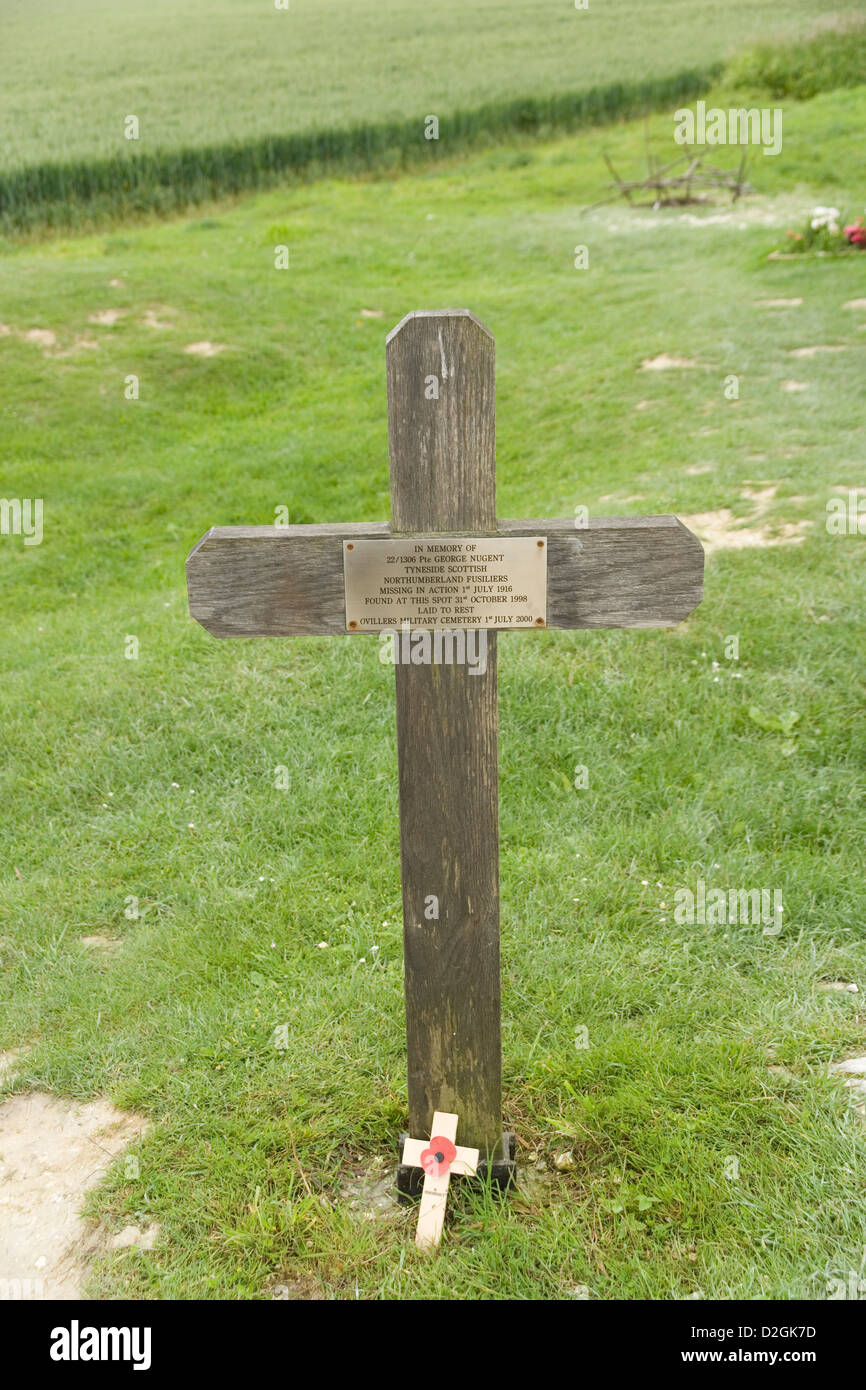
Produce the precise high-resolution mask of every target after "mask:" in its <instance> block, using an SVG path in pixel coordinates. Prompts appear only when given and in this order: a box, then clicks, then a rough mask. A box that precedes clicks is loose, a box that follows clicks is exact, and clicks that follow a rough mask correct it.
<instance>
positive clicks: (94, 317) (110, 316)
mask: <svg viewBox="0 0 866 1390" xmlns="http://www.w3.org/2000/svg"><path fill="white" fill-rule="evenodd" d="M126 312H127V311H126V309H97V311H96V312H95V313H93V314H88V316H87V322H88V323H98V324H101V326H102V327H103V328H113V327H114V325H115V324H116V323H117V321H118V319H122V318H125V316H126Z"/></svg>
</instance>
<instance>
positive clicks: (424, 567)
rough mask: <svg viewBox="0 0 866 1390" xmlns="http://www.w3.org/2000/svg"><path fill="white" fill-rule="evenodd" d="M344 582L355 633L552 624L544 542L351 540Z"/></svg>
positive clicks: (346, 544) (412, 538) (523, 539)
mask: <svg viewBox="0 0 866 1390" xmlns="http://www.w3.org/2000/svg"><path fill="white" fill-rule="evenodd" d="M343 578H344V580H345V585H346V627H347V628H348V629H349V631H350V632H380V631H381V630H382V629H383V628H394V629H397V630H399V629H400V628H401V627H403V626H404V625H406V624H408V626H409V627H413V628H427V629H449V628H452V629H454V628H528V627H544V626H545V623H546V622H547V539H546V537H544V536H509V537H508V538H507V539H506V538H504V537H502V536H409V537H406V538H404V539H393V540H385V541H379V540H352V541H344V542H343Z"/></svg>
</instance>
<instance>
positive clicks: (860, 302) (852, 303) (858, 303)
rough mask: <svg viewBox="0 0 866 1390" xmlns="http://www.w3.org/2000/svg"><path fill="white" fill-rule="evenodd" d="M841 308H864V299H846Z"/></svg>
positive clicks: (865, 300) (865, 304) (865, 307)
mask: <svg viewBox="0 0 866 1390" xmlns="http://www.w3.org/2000/svg"><path fill="white" fill-rule="evenodd" d="M842 308H843V309H866V299H846V300H845V303H844V304H843V305H842Z"/></svg>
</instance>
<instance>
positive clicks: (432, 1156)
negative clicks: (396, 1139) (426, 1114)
mask: <svg viewBox="0 0 866 1390" xmlns="http://www.w3.org/2000/svg"><path fill="white" fill-rule="evenodd" d="M456 1157H457V1150H456V1149H455V1147H454V1145H453V1144H452V1143H451V1140H450V1139H445V1138H443V1136H442V1135H441V1134H434V1136H433V1138H432V1139H431V1140H430V1147H429V1149H422V1151H421V1167H422V1168H423V1169H424V1172H425V1173H429V1174H430V1176H431V1178H441V1177H442V1176H443V1175H444V1174H445V1173H447V1172H448V1169H449V1168H450V1167H451V1164H452V1163H453V1162H454V1160H455V1158H456Z"/></svg>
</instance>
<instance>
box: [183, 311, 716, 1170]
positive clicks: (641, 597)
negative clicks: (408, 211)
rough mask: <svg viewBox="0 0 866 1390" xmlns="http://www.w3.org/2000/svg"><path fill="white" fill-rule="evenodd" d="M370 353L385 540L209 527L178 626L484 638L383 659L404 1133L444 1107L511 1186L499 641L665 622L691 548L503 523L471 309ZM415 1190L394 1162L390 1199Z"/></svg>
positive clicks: (613, 530)
mask: <svg viewBox="0 0 866 1390" xmlns="http://www.w3.org/2000/svg"><path fill="white" fill-rule="evenodd" d="M386 359H387V378H388V442H389V453H390V465H391V468H390V471H391V525H390V527H389V526H387V525H382V524H376V523H364V522H362V523H346V524H333V525H325V526H215V527H212V529H211V530H210V531H208V532H207V534H206V535H205V536H203V537H202V539H201V540H200V541H199V542H198V544H197V545H196V546H195V547H194V548H193V550H192V551H191V553H190V555H189V558H188V560H187V580H188V586H189V602H190V612H191V614H192V616H193V617H194V618H195V619H197V621H198V622H200V623H201V624H202V625H203V626H204V627H205V628H207V630H208V631H209V632H211V633H213V634H214V635H215V636H217V637H290V636H295V635H309V634H330V635H334V636H336V635H338V634H342V635H346V634H347V633H348V634H350V635H352V634H360V633H361V632H363V631H365V630H366V631H380V630H381V629H382V628H383V627H384V628H391V627H392V625H394V624H396V626H397V627H402V626H404V624H405V623H407V622H408V625H409V630H410V631H409V633H407V635H410V634H411V631H415V632H416V633H420V634H421V636H422V637H423V635H424V633H425V632H427V635H428V639H429V631H430V630H433V631H434V633H435V635H436V636H441V630H442V629H449V630H451V631H452V633H454V634H456V635H457V636H460V635H461V634H462V636H463V638H464V641H467V640H468V638H469V636H470V635H472V634H473V633H474V636H475V637H476V638H477V639H478V640H480V638H481V637H482V636H483V637H485V638H487V639H488V640H487V654H486V669H485V670H484V672H483V674H482V673H481V671H480V669H478V668H472V667H470V666H469V665H468V664H467V663H466V662H463V663H462V664H460V663H459V662H454V661H451V662H450V664H449V659H448V654H447V653H445V655H444V660H442V661H439V662H437V661H435V660H433V661H424V659H423V653H422V664H417V665H416V664H412V663H411V661H410V664H404V660H403V659H399V660H398V661H397V662H396V665H395V671H396V696H397V745H398V759H399V783H400V848H401V860H402V878H403V935H404V949H405V995H406V1033H407V1049H408V1064H409V1133H410V1134H412V1135H418V1134H430V1133H431V1125H432V1122H433V1114H434V1112H435V1111H440V1112H444V1113H454V1114H458V1115H459V1116H460V1128H461V1134H462V1136H463V1138H464V1139H465V1140H466V1142H467V1143H468V1144H471V1145H472V1146H473V1147H477V1148H478V1149H479V1150H480V1151H481V1154H482V1155H483V1159H482V1162H481V1164H480V1166H479V1171H481V1172H482V1173H483V1172H485V1171H489V1172H490V1173H491V1174H492V1175H493V1177H494V1178H495V1179H496V1180H497V1181H499V1182H506V1183H507V1182H508V1181H509V1179H510V1176H511V1173H512V1171H513V1168H512V1163H511V1160H512V1158H513V1153H512V1151H511V1145H510V1136H506V1135H503V1132H502V1118H501V1105H500V1087H501V1051H500V979H499V842H498V804H497V801H498V772H497V699H496V631H495V629H497V628H500V629H501V628H506V627H511V628H514V627H519V626H521V625H528V626H530V627H532V628H540V627H548V628H605V627H665V626H669V625H671V624H673V623H677V622H679V621H681V619H683V618H685V617H686V616H687V614H689V613H691V611H692V609H694V608H695V607H696V606H697V604H698V603H700V600H701V589H702V582H703V562H704V557H703V550H702V549H701V545H700V542H699V541H698V540H697V538H696V537H695V536H693V535H692V533H691V532H690V531H688V530H687V529H686V528H685V527H684V526H683V525H682V523H681V522H679V521H678V520H677V518H676V517H674V516H643V517H594V518H592V519H590V520H589V521H588V523H587V524H586V525H585V526H582V525H579V524H578V522H576V521H575V520H574V518H566V519H564V520H557V521H549V520H544V521H533V520H530V521H502V520H500V521H497V518H496V496H495V494H496V458H495V425H494V382H493V338H492V336H491V334H490V333H489V332H488V331H487V329H486V328H484V326H483V325H482V324H481V323H479V321H478V320H477V319H476V318H475V317H474V316H473V315H472V314H470V313H469V312H468V311H467V310H465V309H462V310H443V311H441V312H420V313H413V314H409V315H408V316H407V317H406V318H404V319H403V320H402V322H401V323H399V324H398V325H397V327H396V328H395V329H394V330H393V331H392V332H391V333H390V334H389V336H388V339H387V343H386ZM425 538H426V539H425ZM472 538H482V540H481V543H480V548H479V543H478V541H475V540H473V539H472ZM443 547H449V548H448V549H443ZM476 560H477V564H475V563H474V562H475V561H476ZM422 562H423V563H422ZM425 565H426V569H425V567H424V566H425ZM455 575H456V577H455ZM476 580H480V581H481V582H477V583H476V582H475V581H476ZM446 581H448V582H446ZM452 581H453V582H452ZM545 584H546V589H545ZM488 594H494V595H495V596H494V597H491V598H490V599H488V597H487V595H488ZM512 601H514V602H515V603H516V611H515V610H512V609H511V608H510V604H511V602H512ZM498 605H506V607H504V608H503V607H501V606H498ZM485 610H488V611H485ZM489 610H495V611H489ZM407 614H408V617H407V616H406V615H407ZM481 629H484V631H483V632H481ZM397 642H398V643H402V645H403V647H404V648H405V646H406V645H407V644H406V643H405V642H403V639H402V638H400V637H398V638H397ZM440 650H441V649H440ZM403 656H404V657H405V650H404V652H403ZM419 1178H420V1171H419V1170H418V1169H413V1168H411V1167H410V1166H409V1165H403V1166H402V1167H401V1169H400V1171H399V1174H398V1186H399V1187H400V1188H401V1190H402V1191H406V1192H408V1191H415V1190H417V1186H418V1179H419Z"/></svg>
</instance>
